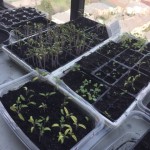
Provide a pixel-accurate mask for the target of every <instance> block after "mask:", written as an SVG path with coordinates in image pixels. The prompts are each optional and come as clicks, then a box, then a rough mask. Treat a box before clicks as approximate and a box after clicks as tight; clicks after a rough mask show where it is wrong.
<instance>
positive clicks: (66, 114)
mask: <svg viewBox="0 0 150 150" xmlns="http://www.w3.org/2000/svg"><path fill="white" fill-rule="evenodd" d="M60 111H61V114H62V115H63V116H64V117H65V118H66V119H69V118H70V117H71V116H72V115H73V113H70V112H69V111H68V109H67V107H64V108H62V109H61V110H60Z"/></svg>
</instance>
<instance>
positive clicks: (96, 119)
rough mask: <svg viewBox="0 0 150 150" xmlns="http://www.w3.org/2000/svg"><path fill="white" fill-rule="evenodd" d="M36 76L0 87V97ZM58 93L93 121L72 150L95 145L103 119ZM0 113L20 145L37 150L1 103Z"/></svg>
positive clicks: (32, 73) (77, 102)
mask: <svg viewBox="0 0 150 150" xmlns="http://www.w3.org/2000/svg"><path fill="white" fill-rule="evenodd" d="M37 75H38V74H37V73H36V72H31V73H30V74H28V75H26V76H24V77H22V78H19V79H16V80H14V81H12V82H10V83H9V84H7V83H6V84H4V85H2V86H0V96H1V97H2V96H3V95H4V94H7V93H8V92H9V91H13V90H17V89H19V88H20V87H21V86H23V85H24V84H25V83H28V82H29V81H31V79H32V78H33V77H35V76H37ZM40 79H41V81H46V82H48V83H49V84H51V83H50V81H49V80H47V79H46V78H44V77H41V78H40ZM59 91H61V92H62V93H64V94H65V95H66V96H70V97H71V101H72V102H73V103H75V104H76V105H77V106H78V107H80V109H81V110H82V111H83V112H85V113H86V114H88V115H90V117H91V118H92V119H93V120H94V128H93V130H92V131H91V132H89V133H88V134H87V135H86V136H85V137H84V138H83V139H82V140H81V141H79V142H78V143H77V144H76V145H75V146H74V147H73V148H72V150H76V149H84V148H85V143H87V144H88V143H92V144H95V142H96V141H98V139H96V140H95V141H93V138H94V136H95V135H96V134H97V133H98V132H100V131H101V130H103V128H104V125H105V123H104V120H103V118H100V117H99V116H98V114H97V112H96V111H94V110H93V109H92V108H90V107H88V106H87V105H85V104H84V103H82V102H81V101H78V99H77V98H75V97H72V96H71V95H70V94H69V93H66V92H65V91H64V90H63V89H61V88H59ZM0 112H1V116H2V118H3V119H4V120H5V122H6V123H7V124H8V126H9V127H10V129H11V130H12V131H13V132H14V133H15V134H16V136H17V137H18V138H19V139H20V141H22V143H24V145H25V146H26V147H27V148H28V149H31V150H38V148H37V146H36V145H35V144H33V142H32V141H31V140H30V139H29V138H28V137H27V136H26V135H25V134H24V133H23V131H22V130H21V129H20V128H19V127H18V126H17V124H16V123H15V122H14V120H13V119H12V118H11V117H10V115H9V114H8V112H7V111H6V109H5V108H4V106H3V105H2V103H1V102H0ZM103 134H104V133H103ZM92 144H90V147H91V146H92ZM83 147H84V148H83Z"/></svg>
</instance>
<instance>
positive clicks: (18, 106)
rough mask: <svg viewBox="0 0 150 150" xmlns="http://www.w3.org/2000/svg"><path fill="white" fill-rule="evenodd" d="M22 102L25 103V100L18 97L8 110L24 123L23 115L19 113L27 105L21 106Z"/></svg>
mask: <svg viewBox="0 0 150 150" xmlns="http://www.w3.org/2000/svg"><path fill="white" fill-rule="evenodd" d="M24 101H25V98H24V97H23V96H22V95H20V96H19V97H18V98H17V100H16V103H15V104H13V105H12V106H10V109H11V110H12V111H14V112H15V113H17V114H18V117H19V118H20V119H21V120H22V121H25V119H24V117H23V115H22V114H21V111H22V109H24V108H27V107H28V105H26V104H22V102H24Z"/></svg>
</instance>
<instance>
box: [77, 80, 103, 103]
mask: <svg viewBox="0 0 150 150" xmlns="http://www.w3.org/2000/svg"><path fill="white" fill-rule="evenodd" d="M89 86H91V88H90V89H88V87H89ZM101 87H103V84H98V83H94V84H92V81H91V80H87V79H85V80H84V81H83V82H82V85H81V86H80V88H79V89H78V90H77V91H76V92H77V93H78V94H80V95H81V96H82V97H85V98H87V99H88V100H89V101H91V102H94V101H96V99H97V97H98V95H99V94H100V92H101Z"/></svg>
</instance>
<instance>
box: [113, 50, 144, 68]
mask: <svg viewBox="0 0 150 150" xmlns="http://www.w3.org/2000/svg"><path fill="white" fill-rule="evenodd" d="M142 57H143V55H142V54H141V53H139V52H135V51H132V50H125V51H124V52H123V53H121V54H120V55H118V56H117V57H116V58H115V60H116V61H118V62H120V63H122V64H124V65H126V66H128V67H133V66H135V65H136V64H137V63H138V61H139V60H140V59H141V58H142Z"/></svg>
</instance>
